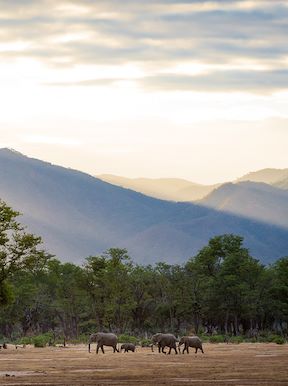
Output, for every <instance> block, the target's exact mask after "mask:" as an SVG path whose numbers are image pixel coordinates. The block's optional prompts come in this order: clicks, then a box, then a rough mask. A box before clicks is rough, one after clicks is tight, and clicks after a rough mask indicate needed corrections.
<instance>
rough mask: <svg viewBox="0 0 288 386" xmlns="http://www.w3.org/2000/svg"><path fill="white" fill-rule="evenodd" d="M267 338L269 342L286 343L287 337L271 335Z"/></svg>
mask: <svg viewBox="0 0 288 386" xmlns="http://www.w3.org/2000/svg"><path fill="white" fill-rule="evenodd" d="M267 340H268V342H271V343H277V344H284V343H285V339H284V338H283V337H282V336H280V335H269V336H268V338H267Z"/></svg>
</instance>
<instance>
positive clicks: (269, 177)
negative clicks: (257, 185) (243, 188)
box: [235, 169, 288, 185]
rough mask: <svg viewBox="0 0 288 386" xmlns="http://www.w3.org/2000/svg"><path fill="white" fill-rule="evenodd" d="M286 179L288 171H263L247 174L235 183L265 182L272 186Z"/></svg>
mask: <svg viewBox="0 0 288 386" xmlns="http://www.w3.org/2000/svg"><path fill="white" fill-rule="evenodd" d="M286 178H288V169H261V170H257V171H256V172H251V173H248V174H245V175H244V176H243V177H240V178H238V179H237V180H236V181H235V182H242V181H251V182H264V183H265V184H269V185H272V184H275V183H277V182H280V181H281V180H284V179H286Z"/></svg>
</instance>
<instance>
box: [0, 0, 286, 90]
mask: <svg viewBox="0 0 288 386" xmlns="http://www.w3.org/2000/svg"><path fill="white" fill-rule="evenodd" d="M287 20H288V4H287V1H283V0H275V1H273V2H271V1H267V0H257V1H255V0H254V1H253V0H241V1H240V0H221V1H220V0H218V1H208V0H190V1H188V0H186V1H185V0H181V1H178V0H165V1H164V0H153V1H152V0H145V1H135V0H133V1H132V0H125V1H123V2H120V1H119V0H117V1H116V0H105V1H104V0H99V1H92V0H84V1H80V0H74V1H63V0H58V1H56V0H37V1H33V0H18V1H15V0H12V1H9V2H7V1H3V0H2V1H0V27H1V28H0V64H1V63H7V62H9V63H10V62H11V63H13V62H15V61H17V60H19V59H23V58H29V59H33V60H35V61H39V62H41V63H43V64H45V65H46V66H48V67H50V68H54V69H55V70H57V68H62V67H67V68H72V67H75V66H83V65H87V66H99V65H114V66H122V65H125V64H127V63H134V65H137V66H138V67H139V69H141V70H142V71H144V72H145V73H146V79H142V80H141V82H140V83H141V84H142V85H144V86H145V87H146V88H147V87H148V88H154V89H155V88H161V89H162V88H164V89H167V90H173V89H179V88H180V89H187V90H188V89H191V90H194V89H195V88H196V89H200V90H201V89H210V90H217V87H218V88H219V89H221V88H222V87H223V88H224V89H226V90H230V89H233V90H234V89H237V87H238V89H239V90H243V88H245V89H250V90H252V91H255V90H259V91H262V90H264V89H265V91H267V92H268V91H269V90H270V91H271V92H272V91H273V90H275V89H281V88H283V89H286V88H287V84H286V83H287V82H286V81H285V79H284V75H283V74H284V73H285V71H284V69H285V68H286V67H287V61H288V59H287V58H288V49H287V44H286V36H287V29H288V22H287ZM237 61H238V62H239V61H241V63H243V68H244V69H243V71H241V69H238V70H237V71H236V72H229V73H225V72H223V71H222V70H221V69H220V70H219V69H217V68H216V67H217V66H215V67H214V69H212V68H210V70H209V74H208V75H205V76H204V75H203V76H197V78H195V77H189V76H186V75H185V74H184V75H181V76H180V75H175V74H173V73H171V75H169V68H170V67H173V66H176V65H178V64H179V63H180V64H185V63H187V62H190V63H191V62H192V63H195V62H201V63H204V64H205V65H209V64H214V65H217V64H218V65H220V64H221V65H222V64H227V66H229V65H231V63H232V62H237ZM252 62H253V63H254V64H255V63H258V66H262V67H263V66H264V67H266V68H267V69H268V71H267V72H263V71H261V72H257V71H255V68H253V67H251V71H250V73H248V72H249V63H252ZM165 69H166V75H165V76H163V74H162V72H163V70H164V71H165ZM119 80H123V78H122V77H121V78H119ZM114 81H115V80H114V79H113V81H112V82H111V83H112V84H113V83H114ZM80 82H81V85H83V86H84V85H85V84H86V85H92V84H93V85H94V86H97V85H101V83H102V84H103V83H106V84H109V83H110V80H109V79H107V76H105V75H104V76H103V79H102V80H101V79H91V78H89V77H87V79H84V80H81V81H80ZM41 83H42V84H43V83H47V82H46V81H45V79H43V80H42V81H41ZM60 83H61V82H60ZM64 83H65V82H64ZM76 83H78V81H76ZM51 84H58V85H59V82H58V81H57V80H55V81H54V82H53V80H52V81H51ZM70 84H73V82H70ZM209 84H210V85H209Z"/></svg>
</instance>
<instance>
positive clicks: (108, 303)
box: [0, 205, 288, 346]
mask: <svg viewBox="0 0 288 386" xmlns="http://www.w3.org/2000/svg"><path fill="white" fill-rule="evenodd" d="M3 208H4V209H3ZM1 215H2V219H3V221H2V223H1V221H0V224H2V225H1V226H2V228H1V227H0V272H1V264H2V271H3V272H4V273H3V274H2V278H4V279H3V280H1V275H0V304H2V307H1V308H0V333H1V334H2V335H3V336H5V337H8V338H9V339H10V340H11V339H13V337H18V338H19V337H21V336H24V337H25V336H31V335H32V336H33V335H34V336H35V338H33V340H31V341H30V342H32V343H34V344H36V345H38V346H41V345H44V346H45V345H47V344H48V343H49V341H51V342H58V343H60V344H63V342H64V339H65V341H67V342H70V343H71V342H75V343H76V342H85V343H86V342H87V340H88V336H89V335H90V334H91V333H94V332H97V331H114V332H117V333H118V334H120V336H119V342H121V343H122V342H132V343H140V342H142V343H143V344H148V345H149V344H150V340H149V339H141V338H137V337H138V336H139V337H143V336H149V335H150V336H151V335H152V334H153V333H155V332H160V331H163V332H171V333H174V334H175V335H178V336H180V335H186V334H187V335H193V334H196V335H199V336H200V337H201V338H202V340H203V341H211V342H214V343H218V342H226V341H227V336H229V342H231V343H241V342H242V341H243V339H244V338H243V336H245V337H246V338H245V339H247V340H249V341H253V340H255V341H258V342H259V341H268V338H269V337H268V335H269V334H270V335H271V333H272V331H273V326H277V331H282V333H283V335H284V334H287V332H288V331H287V323H288V301H287V299H288V282H287V277H288V258H287V257H286V258H282V259H280V260H278V261H277V262H276V263H275V264H274V265H272V266H269V267H264V266H262V265H261V264H260V263H259V262H258V261H257V260H256V259H254V258H252V257H251V256H250V255H249V251H248V250H247V249H245V248H244V247H243V245H242V244H243V239H242V237H240V236H236V235H222V236H217V237H214V238H212V239H211V240H210V241H209V243H208V245H207V246H205V247H204V248H202V249H201V250H200V251H199V253H198V254H197V255H196V256H194V257H192V258H191V259H189V261H187V263H186V264H185V265H183V266H179V265H171V264H166V263H163V262H161V263H158V264H156V265H155V266H153V267H152V266H150V265H148V266H140V265H135V264H133V263H132V261H131V259H130V257H129V256H128V253H127V251H126V250H125V249H120V248H111V249H109V250H108V251H106V252H105V253H103V254H102V255H100V256H90V257H88V258H87V259H86V262H85V264H84V266H83V267H79V266H76V265H74V264H72V263H61V262H60V261H59V260H57V259H48V257H47V256H46V257H47V258H46V257H45V256H44V255H41V253H40V254H38V255H37V253H36V252H35V251H36V249H37V246H38V244H37V242H35V238H34V239H33V237H32V238H30V242H31V243H32V244H31V245H32V246H33V248H32V249H31V248H30V249H29V248H28V247H27V246H28V244H29V243H28V239H29V237H28V238H26V237H24V234H23V232H22V230H21V229H20V228H19V229H18V226H19V225H17V222H13V221H12V222H10V225H11V229H10V228H9V229H10V231H9V232H10V233H9V232H8V228H5V226H6V227H7V226H8V225H7V219H8V220H9V216H10V219H14V217H15V216H16V215H17V213H16V212H13V211H12V209H10V208H8V207H5V206H4V207H3V205H2V212H1V211H0V219H1ZM5 216H6V217H5ZM13 216H14V217H13ZM5 218H6V220H5ZM5 221H6V222H5ZM5 229H6V230H5ZM15 230H17V234H18V235H21V234H22V236H23V237H24V238H23V240H22V239H21V237H20V236H19V237H20V238H18V239H17V238H16V239H17V240H18V241H17V242H18V244H17V245H18V246H20V245H21V246H22V247H23V248H24V249H25V248H26V252H27V254H28V250H29V251H30V252H32V251H34V252H35V255H33V256H34V257H33V259H32V260H31V259H30V258H29V257H28V255H27V256H26V255H25V253H26V252H25V253H24V255H23V254H22V255H21V257H20V260H18V257H19V253H18V252H17V253H16V255H15V261H14V260H13V262H12V260H11V259H10V261H9V259H8V255H5V250H6V252H7V251H8V249H7V248H8V247H7V245H8V244H9V243H11V242H12V244H13V243H15V242H16V241H15V240H16V239H13V240H12V241H11V240H10V239H9V237H8V236H9V234H10V235H11V232H12V233H13V231H15ZM21 232H22V233H21ZM20 240H22V241H21V242H20ZM33 240H34V241H33ZM1 243H2V244H1ZM7 243H8V244H7ZM13 245H14V246H15V244H13ZM1 248H2V249H1ZM5 248H6V249H5ZM27 248H28V249H27ZM34 252H33V253H34ZM1 253H2V254H1ZM7 253H8V252H7ZM1 256H2V257H3V258H2V260H1ZM25 256H26V257H27V259H26V257H25ZM36 256H38V257H40V260H39V262H38V263H37V264H36V263H35V259H36ZM41 256H42V260H41ZM32 261H34V263H33V264H32ZM6 263H7V265H6ZM14 263H15V264H14ZM18 263H19V264H18ZM30 263H31V264H30ZM9 264H10V265H9ZM11 264H12V265H11ZM7 267H10V268H9V269H8V268H7ZM6 269H8V271H7V270H6ZM12 295H13V297H12ZM256 326H257V328H259V329H260V330H261V331H260V332H257V334H256V336H255V337H254V338H253V337H252V336H253V334H252V333H251V331H253V330H255V327H256ZM285 328H286V330H285ZM281 329H282V330H281ZM47 331H52V332H51V333H48V334H47ZM127 331H129V333H131V334H133V336H130V335H127ZM257 331H258V330H257ZM215 332H216V334H217V335H214V334H215ZM240 334H242V335H240ZM273 334H274V333H273ZM47 337H48V338H47ZM249 337H250V338H249ZM25 339H28V338H25ZM29 339H30V338H29ZM269 339H272V338H269ZM282 340H283V338H282V337H281V336H278V335H277V336H275V335H274V337H273V339H272V340H271V341H279V342H281V341H282ZM35 342H36V343H35Z"/></svg>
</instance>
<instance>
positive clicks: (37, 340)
mask: <svg viewBox="0 0 288 386" xmlns="http://www.w3.org/2000/svg"><path fill="white" fill-rule="evenodd" d="M52 339H53V335H52V334H51V333H49V332H48V333H46V334H42V335H37V336H34V337H33V338H32V342H33V344H34V346H35V347H45V346H47V344H48V343H49V342H51V341H52Z"/></svg>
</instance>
